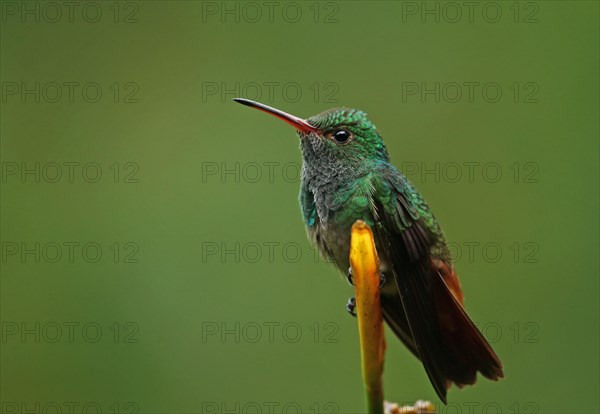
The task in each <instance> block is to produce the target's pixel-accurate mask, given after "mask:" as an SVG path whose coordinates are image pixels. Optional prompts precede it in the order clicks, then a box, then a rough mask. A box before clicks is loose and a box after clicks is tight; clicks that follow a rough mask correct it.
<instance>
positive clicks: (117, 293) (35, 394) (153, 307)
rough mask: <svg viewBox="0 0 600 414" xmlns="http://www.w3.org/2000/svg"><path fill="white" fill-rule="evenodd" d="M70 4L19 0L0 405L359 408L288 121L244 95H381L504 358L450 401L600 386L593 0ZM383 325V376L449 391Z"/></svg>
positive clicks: (7, 65) (574, 399)
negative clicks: (308, 220)
mask: <svg viewBox="0 0 600 414" xmlns="http://www.w3.org/2000/svg"><path fill="white" fill-rule="evenodd" d="M66 4H70V3H64V4H63V3H61V2H59V3H51V4H50V3H45V2H10V1H9V2H6V1H3V2H2V3H1V6H2V10H1V11H2V23H1V25H2V27H1V32H0V35H1V44H0V46H1V65H0V70H1V73H0V77H1V81H2V103H1V106H2V115H1V148H0V149H1V159H2V190H1V195H2V200H1V208H2V217H1V226H2V254H3V255H2V262H1V266H2V275H1V299H2V300H1V320H2V342H1V360H0V362H1V403H2V411H3V412H8V413H12V412H18V413H21V412H24V411H26V410H28V409H29V410H36V411H34V412H44V411H43V410H44V409H45V410H46V412H55V411H56V407H59V408H60V409H61V410H62V411H59V412H69V411H68V409H69V408H68V407H73V410H74V412H80V411H82V410H84V408H85V409H87V410H89V411H88V412H95V411H94V410H96V411H97V409H98V408H100V409H101V410H102V412H105V413H106V412H111V413H112V412H127V413H129V412H132V413H133V412H140V413H200V412H207V413H208V412H210V413H215V412H217V413H222V412H226V411H227V410H229V412H239V413H242V412H248V413H252V412H264V413H266V412H282V411H284V412H290V413H292V412H297V411H301V412H309V413H310V412H340V413H356V412H363V411H364V408H363V407H364V398H363V389H362V383H361V378H360V358H359V348H358V336H357V328H356V320H355V319H353V318H351V317H349V316H348V315H347V314H346V312H345V310H344V304H345V302H346V300H347V298H348V297H349V296H351V295H352V293H353V292H352V289H351V288H350V287H349V286H348V284H347V283H346V282H345V281H344V280H343V278H342V277H341V276H340V275H338V274H337V273H336V271H335V270H334V268H333V267H332V266H331V265H328V264H326V263H323V261H322V260H321V259H318V258H317V257H316V254H315V252H314V251H313V250H312V249H311V248H310V246H309V243H308V241H307V240H306V237H305V231H304V228H303V224H302V221H301V216H300V212H299V208H298V202H297V194H298V180H297V177H296V176H297V172H298V171H297V170H298V166H299V163H300V153H299V151H298V143H297V141H296V138H295V134H294V132H293V131H292V130H291V128H290V127H289V126H287V125H285V124H283V123H281V122H278V121H276V120H274V119H271V118H269V117H267V116H266V115H264V114H261V113H259V112H256V111H251V110H250V109H248V108H244V107H242V106H240V105H237V104H235V103H233V102H231V98H233V97H235V96H239V95H242V96H245V97H247V98H253V99H256V98H258V99H260V100H261V101H262V102H264V103H267V104H270V105H273V106H277V107H280V108H281V109H283V110H287V111H290V112H292V113H294V114H297V115H299V116H309V115H313V114H315V113H318V112H321V111H323V110H325V109H328V108H330V107H334V106H350V107H357V108H361V109H363V110H365V111H366V112H368V113H369V115H370V117H371V119H372V120H373V121H374V122H375V123H376V124H377V126H378V128H379V130H380V132H381V133H382V134H383V136H384V138H385V139H386V143H387V146H388V149H389V152H390V154H391V157H392V160H393V161H394V162H395V163H396V165H398V166H399V167H401V168H402V169H403V170H404V171H405V172H406V173H407V174H408V176H409V178H410V179H411V180H412V181H413V182H414V183H415V184H416V185H417V186H418V188H419V189H420V190H421V191H422V193H423V194H424V196H425V198H426V199H427V200H428V202H429V204H430V205H431V206H432V208H433V210H434V211H435V213H436V215H437V217H438V219H439V220H440V222H441V223H442V225H443V227H444V229H445V231H446V233H447V237H448V239H449V241H450V242H451V243H452V246H453V250H454V252H455V256H456V257H457V260H456V266H457V269H458V273H459V275H460V277H461V282H462V285H463V289H464V291H465V293H466V306H467V309H468V311H469V313H470V315H471V316H472V318H473V319H474V320H475V321H477V323H478V324H479V326H480V327H482V329H483V331H484V333H485V334H486V336H488V338H489V339H490V341H491V342H492V344H493V345H494V347H495V349H496V350H497V352H498V354H499V355H500V357H501V359H502V361H503V363H504V366H505V373H506V379H505V380H503V381H501V382H499V383H492V382H489V381H486V380H483V379H480V380H479V382H478V383H477V385H476V386H475V387H468V388H465V389H463V390H457V389H455V388H453V389H452V390H450V392H449V401H450V405H449V406H448V408H442V407H440V411H441V412H448V413H451V412H459V413H468V412H475V413H478V412H499V411H501V412H509V413H515V412H524V413H536V412H539V413H597V412H598V411H599V410H600V407H599V400H598V389H599V357H598V348H599V300H598V292H599V286H598V280H599V279H598V274H599V262H598V247H599V246H598V244H599V243H598V204H599V196H598V173H599V171H598V165H599V163H598V151H599V148H598V134H599V130H598V113H599V100H598V91H599V85H598V73H599V66H598V62H599V52H598V50H599V45H598V43H599V42H598V38H599V30H598V25H599V23H598V18H599V14H598V2H596V1H575V2H570V1H538V2H519V3H516V2H513V1H510V2H504V1H501V2H480V3H478V4H479V5H478V6H475V5H470V6H465V5H462V6H461V4H462V2H459V3H445V2H427V3H422V2H391V1H382V2H364V1H341V2H322V3H315V2H296V3H294V2H292V3H287V2H274V3H272V4H265V3H262V2H258V3H251V4H246V3H238V2H228V3H222V2H199V1H176V2H166V1H136V2H119V3H117V2H91V3H90V2H79V3H77V4H78V5H71V6H67V5H66ZM457 5H458V7H459V8H460V10H458V9H457ZM428 10H433V11H432V12H431V13H432V14H431V13H429V14H428V13H427V11H428ZM457 10H458V11H460V15H457V14H456V13H457ZM469 10H472V14H471V15H470V14H469ZM498 11H499V12H500V13H501V14H500V15H498V14H497V13H498ZM98 13H100V14H98ZM257 13H258V14H257ZM298 13H300V14H298ZM436 20H439V21H436ZM469 82H476V83H477V84H470V83H469ZM36 83H37V84H36ZM469 84H470V85H475V86H473V88H474V93H473V95H472V96H469V94H468V85H469ZM70 85H71V86H70ZM457 85H458V87H460V90H461V92H462V95H461V97H459V98H457V97H456V91H457V90H458V89H457ZM477 85H478V86H477ZM485 85H487V86H486V91H487V92H486V93H483V92H482V91H483V87H484V86H485ZM36 88H37V89H36ZM415 88H416V89H415ZM436 88H437V90H438V91H439V98H438V97H436V95H435V93H436V92H435V90H436ZM489 88H491V89H489ZM426 90H433V91H434V92H431V93H427V92H426ZM498 90H499V91H500V92H501V93H502V95H501V97H499V98H497V99H496V98H495V96H496V93H497V91H498ZM28 91H29V92H28ZM69 91H72V92H73V93H72V96H69ZM98 91H100V93H101V96H99V97H97V93H98ZM423 91H425V93H424V94H422V92H423ZM57 93H60V96H58V95H57ZM436 100H439V102H436ZM36 101H39V102H36ZM93 101H95V102H93ZM36 163H38V164H36ZM65 163H73V164H65ZM69 165H71V166H72V167H71V168H72V172H73V174H72V176H69V167H68V166H69ZM57 166H58V169H57ZM469 166H471V167H469ZM469 168H472V170H471V171H472V174H469ZM24 170H32V171H33V172H31V173H27V172H26V171H24ZM36 171H37V172H36ZM427 171H430V172H428V173H427ZM436 171H437V172H436ZM58 172H60V174H61V176H60V177H56V174H57V173H58ZM98 172H101V174H102V175H101V176H99V177H97V178H96V175H97V174H98ZM424 172H425V173H424ZM458 173H460V176H458V175H457V174H458ZM36 174H39V178H38V177H36ZM498 174H499V175H498ZM36 181H39V182H36ZM36 243H38V244H36ZM57 246H58V248H57ZM69 246H72V247H71V249H72V256H70V255H69V249H70V248H69ZM84 246H85V247H84ZM470 246H471V247H470ZM98 249H100V250H98ZM28 250H29V251H30V252H29V253H28V252H27V251H28ZM98 251H100V252H101V253H100V255H98ZM57 252H60V254H61V255H60V257H58V256H57ZM469 253H471V254H469ZM36 256H37V257H36ZM96 256H98V257H97V258H96ZM386 335H387V338H388V351H387V360H386V372H385V388H386V397H387V399H390V400H393V401H398V402H400V403H409V402H414V401H415V400H417V399H430V400H431V401H433V402H435V403H439V401H438V400H437V398H436V395H435V393H434V391H433V388H432V387H431V385H430V384H429V381H428V379H427V377H426V375H425V372H424V370H423V368H422V366H421V364H420V363H419V362H418V361H417V360H416V359H415V358H414V357H413V356H412V355H411V354H410V353H409V352H408V351H407V350H406V349H405V348H404V347H403V346H402V345H401V344H400V343H399V342H398V341H397V340H396V339H395V338H394V337H393V335H392V334H391V332H390V331H386ZM53 404H54V405H53ZM55 406H56V407H55ZM53 409H54V410H55V411H52V410H53Z"/></svg>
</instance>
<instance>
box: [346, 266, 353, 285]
mask: <svg viewBox="0 0 600 414" xmlns="http://www.w3.org/2000/svg"><path fill="white" fill-rule="evenodd" d="M352 277H353V276H352V268H351V267H349V268H348V275H346V278H347V279H348V283H350V284H351V285H352V286H354V280H353V279H352Z"/></svg>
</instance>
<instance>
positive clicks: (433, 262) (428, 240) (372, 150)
mask: <svg viewBox="0 0 600 414" xmlns="http://www.w3.org/2000/svg"><path fill="white" fill-rule="evenodd" d="M234 101H236V102H239V103H241V104H243V105H246V106H249V107H252V108H255V109H258V110H261V111H263V112H266V113H268V114H270V115H273V116H275V117H277V118H279V119H280V120H282V121H285V122H287V123H288V124H290V125H291V126H293V127H294V128H295V129H296V131H297V134H298V137H299V139H300V149H301V152H302V169H301V182H300V197H299V198H300V209H301V212H302V217H303V219H304V223H305V225H306V230H307V234H308V237H309V239H310V240H311V241H312V243H314V244H315V245H316V246H317V248H318V250H319V251H320V252H321V254H322V255H323V256H324V257H326V258H328V259H329V260H330V261H331V262H333V263H334V264H335V266H336V267H337V268H338V269H339V270H340V271H341V272H342V273H343V274H344V275H346V274H347V275H348V279H349V281H350V282H351V283H352V274H351V269H350V259H349V254H350V234H351V227H352V224H353V223H354V222H355V221H356V220H363V221H365V222H366V223H367V224H368V225H369V226H370V227H371V229H372V230H373V236H374V239H375V247H376V249H377V252H378V254H379V258H380V267H381V269H380V270H381V285H382V286H381V290H380V296H381V297H380V299H381V307H382V313H383V317H384V320H385V321H386V323H387V324H388V326H389V327H390V328H391V330H392V331H393V332H394V333H395V335H396V336H397V337H398V338H399V339H400V341H401V342H403V343H404V345H405V346H406V347H407V348H408V349H409V350H410V351H411V352H412V353H413V354H414V355H415V356H416V357H417V358H418V359H420V360H421V362H422V364H423V367H424V368H425V372H426V373H427V376H428V377H429V380H430V382H431V384H432V386H433V388H434V389H435V391H436V393H437V395H438V396H439V398H440V399H441V400H442V401H443V402H444V403H445V404H446V403H447V398H446V395H447V389H448V388H449V387H450V386H451V384H452V383H454V384H456V385H457V386H458V387H459V388H462V387H463V386H465V385H472V384H474V383H475V381H476V377H477V372H480V373H481V374H482V375H483V376H484V377H486V378H488V379H490V380H494V381H497V380H498V379H500V378H503V377H504V374H503V371H502V364H501V362H500V359H499V358H498V356H497V355H496V354H495V352H494V350H493V349H492V347H491V346H490V344H489V343H488V342H487V340H486V339H485V337H484V336H483V335H482V334H481V332H480V331H479V330H478V329H477V327H476V326H475V324H474V323H473V321H471V319H470V318H469V316H468V315H467V313H466V311H465V309H464V307H463V301H464V295H463V293H462V290H461V287H460V283H459V280H458V277H457V275H456V272H455V269H454V266H453V265H452V261H451V258H450V251H449V248H448V245H447V243H446V238H445V236H444V233H443V231H442V228H441V227H440V224H439V223H438V221H437V220H436V219H435V217H434V215H433V213H432V211H431V209H430V208H429V206H428V205H427V203H426V202H425V200H424V199H423V197H422V196H421V194H420V193H419V192H418V191H417V189H416V188H415V187H414V185H413V184H411V183H410V181H409V180H408V179H407V178H406V177H405V176H404V174H402V173H401V172H400V171H398V169H396V167H394V165H392V163H391V162H390V157H389V155H388V151H387V149H386V146H385V143H384V141H383V138H382V137H381V135H380V134H379V132H378V130H377V128H376V127H375V125H374V124H373V123H372V122H371V121H370V120H369V119H368V118H367V115H366V114H365V113H364V112H363V111H361V110H358V109H350V108H334V109H330V110H327V111H325V112H322V113H320V114H318V115H314V116H311V117H310V118H307V119H302V118H299V117H297V116H294V115H291V114H288V113H286V112H283V111H281V110H279V109H275V108H272V107H270V106H267V105H264V104H262V103H259V102H255V101H251V100H248V99H242V98H235V99H234ZM349 269H350V270H349ZM354 306H355V301H354V300H353V298H351V299H350V300H349V303H348V306H347V309H348V310H349V311H350V312H351V313H353V310H354V309H353V307H354Z"/></svg>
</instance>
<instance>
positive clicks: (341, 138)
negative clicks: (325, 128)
mask: <svg viewBox="0 0 600 414" xmlns="http://www.w3.org/2000/svg"><path fill="white" fill-rule="evenodd" d="M331 138H333V140H334V141H335V142H337V143H338V144H345V143H347V142H348V141H350V140H351V139H352V133H351V132H349V131H346V130H345V129H340V130H338V131H335V132H334V133H333V134H331Z"/></svg>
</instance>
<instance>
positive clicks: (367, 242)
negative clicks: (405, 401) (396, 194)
mask: <svg viewBox="0 0 600 414" xmlns="http://www.w3.org/2000/svg"><path fill="white" fill-rule="evenodd" d="M350 266H351V267H352V277H353V282H354V290H355V296H356V314H357V318H358V331H359V335H360V350H361V361H362V376H363V382H364V385H365V391H366V394H367V395H366V397H367V409H368V412H369V414H383V412H384V407H383V362H384V355H385V337H384V334H383V318H382V315H381V305H380V299H379V283H380V281H379V272H380V270H379V257H378V256H377V250H376V249H375V241H374V239H373V233H372V232H371V229H370V228H369V226H368V225H367V224H366V223H365V222H364V221H362V220H357V221H356V222H355V223H354V225H353V226H352V234H351V240H350Z"/></svg>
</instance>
